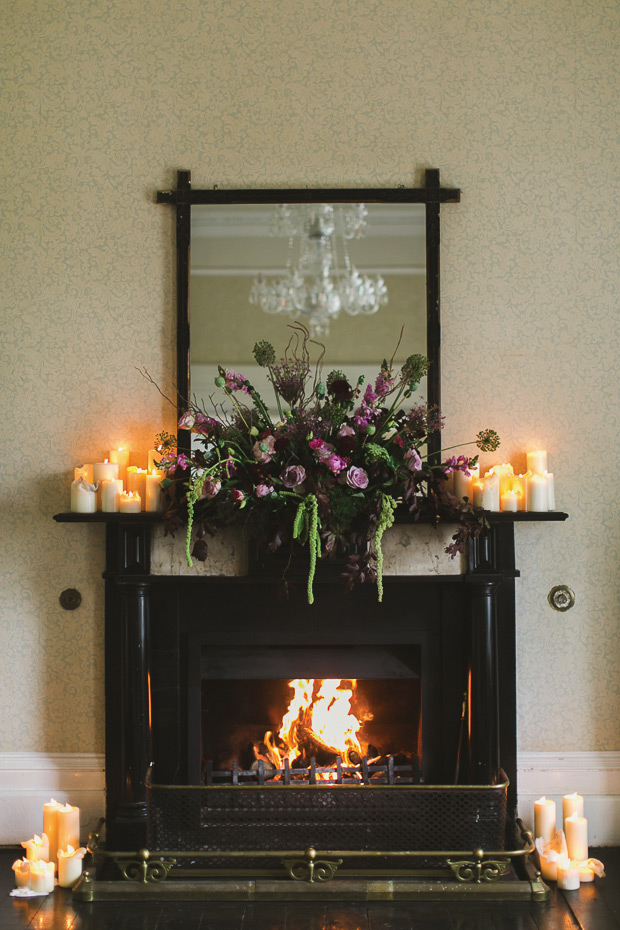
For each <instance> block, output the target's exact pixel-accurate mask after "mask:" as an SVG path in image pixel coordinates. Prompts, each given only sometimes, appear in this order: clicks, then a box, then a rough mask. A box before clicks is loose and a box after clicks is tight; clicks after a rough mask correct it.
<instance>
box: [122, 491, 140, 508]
mask: <svg viewBox="0 0 620 930" xmlns="http://www.w3.org/2000/svg"><path fill="white" fill-rule="evenodd" d="M119 510H120V512H121V513H140V511H141V510H142V501H141V500H140V495H139V494H137V493H134V492H133V491H123V492H122V493H121V497H120V502H119Z"/></svg>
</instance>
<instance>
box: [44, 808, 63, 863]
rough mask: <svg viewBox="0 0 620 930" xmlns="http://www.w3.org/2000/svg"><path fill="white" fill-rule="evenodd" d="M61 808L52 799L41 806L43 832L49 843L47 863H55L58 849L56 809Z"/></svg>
mask: <svg viewBox="0 0 620 930" xmlns="http://www.w3.org/2000/svg"><path fill="white" fill-rule="evenodd" d="M59 807H62V804H59V803H58V801H55V800H54V798H50V800H49V801H46V802H45V804H44V805H43V832H44V833H45V834H46V836H47V839H48V842H49V861H50V862H56V850H57V849H58V808H59Z"/></svg>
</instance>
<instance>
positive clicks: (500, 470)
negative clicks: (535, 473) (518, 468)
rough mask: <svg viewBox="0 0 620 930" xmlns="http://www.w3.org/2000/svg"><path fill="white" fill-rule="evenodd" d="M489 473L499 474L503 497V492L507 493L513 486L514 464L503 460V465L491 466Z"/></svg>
mask: <svg viewBox="0 0 620 930" xmlns="http://www.w3.org/2000/svg"><path fill="white" fill-rule="evenodd" d="M487 474H489V475H499V496H500V498H501V496H502V494H505V493H506V491H507V490H508V489H509V488H510V487H511V486H512V485H511V479H512V477H513V475H514V469H513V467H512V465H511V464H510V463H509V462H502V464H501V465H494V466H493V468H490V469H489V471H488V472H487Z"/></svg>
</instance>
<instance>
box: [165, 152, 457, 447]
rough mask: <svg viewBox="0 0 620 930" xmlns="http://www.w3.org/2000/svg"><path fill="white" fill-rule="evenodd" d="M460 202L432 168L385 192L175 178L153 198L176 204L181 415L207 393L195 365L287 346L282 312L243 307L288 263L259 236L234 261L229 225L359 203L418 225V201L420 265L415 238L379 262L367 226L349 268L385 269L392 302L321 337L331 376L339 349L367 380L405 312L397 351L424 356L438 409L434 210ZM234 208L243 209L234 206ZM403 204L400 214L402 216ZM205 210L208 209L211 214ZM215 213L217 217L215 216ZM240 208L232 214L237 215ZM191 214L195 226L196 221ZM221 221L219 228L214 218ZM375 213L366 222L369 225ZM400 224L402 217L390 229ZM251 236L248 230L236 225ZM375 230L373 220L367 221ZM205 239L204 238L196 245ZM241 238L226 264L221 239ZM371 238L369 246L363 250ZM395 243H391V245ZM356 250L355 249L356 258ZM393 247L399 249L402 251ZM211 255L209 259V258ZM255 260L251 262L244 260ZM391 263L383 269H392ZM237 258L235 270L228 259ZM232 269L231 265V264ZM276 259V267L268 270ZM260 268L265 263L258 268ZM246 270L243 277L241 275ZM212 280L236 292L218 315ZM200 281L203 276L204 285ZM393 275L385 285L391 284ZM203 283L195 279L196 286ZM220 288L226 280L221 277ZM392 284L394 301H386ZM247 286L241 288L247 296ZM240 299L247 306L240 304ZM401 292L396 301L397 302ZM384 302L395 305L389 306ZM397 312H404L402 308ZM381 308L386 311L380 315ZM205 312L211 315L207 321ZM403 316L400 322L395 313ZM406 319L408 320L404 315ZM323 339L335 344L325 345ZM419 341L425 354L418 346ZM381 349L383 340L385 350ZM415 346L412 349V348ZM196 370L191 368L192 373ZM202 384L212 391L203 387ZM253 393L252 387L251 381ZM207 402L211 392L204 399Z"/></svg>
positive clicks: (345, 319)
mask: <svg viewBox="0 0 620 930" xmlns="http://www.w3.org/2000/svg"><path fill="white" fill-rule="evenodd" d="M459 200H460V191H459V190H458V188H444V187H441V186H440V183H439V171H438V170H437V169H436V168H427V169H426V170H425V172H424V186H422V187H413V188H404V187H399V188H383V189H374V188H372V189H355V188H351V189H347V188H342V189H329V190H319V189H314V190H313V189H306V188H303V189H285V190H224V191H220V190H218V189H217V187H214V188H213V189H192V186H191V174H190V172H189V171H178V172H177V187H176V189H174V190H165V191H158V192H157V202H158V203H165V204H170V205H172V206H174V208H175V210H176V249H177V405H178V411H179V415H180V414H181V413H182V412H183V410H184V409H185V408H186V405H187V400H188V398H191V397H193V396H196V397H200V396H201V395H202V393H203V387H204V385H202V384H201V383H200V380H199V379H201V378H202V377H203V376H202V373H200V372H199V369H198V366H203V365H204V366H209V365H211V366H212V365H217V364H218V363H219V364H225V365H231V366H234V365H238V366H239V367H241V366H242V365H243V364H244V357H242V356H240V355H239V350H240V349H244V348H245V347H248V346H249V347H250V350H251V348H252V347H253V345H254V342H255V341H256V340H257V339H270V340H271V341H272V342H273V344H274V347H275V348H276V350H277V351H278V352H281V351H282V349H283V347H284V346H283V342H284V340H283V339H282V337H281V336H280V335H279V334H280V333H281V332H282V331H284V332H286V331H287V330H286V326H285V320H284V319H282V320H280V317H279V315H273V316H271V317H270V315H269V314H267V313H264V312H263V311H262V310H260V309H259V308H258V307H257V306H252V305H251V304H250V303H249V291H250V290H251V287H252V282H253V280H254V278H253V276H254V274H255V272H257V273H258V271H259V270H261V271H262V273H263V275H264V277H265V278H268V277H269V278H271V277H273V276H271V275H269V276H268V275H267V271H275V272H276V276H277V275H278V274H279V273H280V272H281V271H282V270H283V267H282V262H283V261H284V266H286V258H282V257H281V256H280V257H278V260H277V261H276V258H275V257H274V256H273V254H271V253H269V254H267V253H265V254H263V255H262V257H261V256H260V255H259V252H260V251H261V250H262V249H266V248H267V244H268V247H269V248H270V249H271V248H272V247H273V245H274V243H273V242H271V241H270V240H269V239H267V238H266V237H264V236H249V237H248V239H249V240H251V241H252V242H253V246H252V248H253V249H254V254H252V255H251V256H250V254H248V255H243V254H241V255H240V246H241V245H242V243H243V240H244V239H245V238H246V237H245V234H244V235H238V233H239V227H238V228H237V233H236V234H235V235H231V229H232V228H233V227H234V224H235V223H237V221H238V220H240V218H241V217H244V218H245V221H248V222H249V221H250V220H251V218H252V216H253V217H254V221H255V223H256V224H257V225H258V226H259V227H260V226H261V224H262V226H263V227H264V225H265V222H264V215H265V211H266V210H267V212H270V211H271V210H273V209H274V208H275V207H276V206H277V205H278V204H290V205H296V204H314V205H320V204H332V205H333V206H334V207H335V208H336V207H337V206H338V205H351V204H365V205H366V207H367V208H368V210H369V213H370V212H371V211H374V209H375V206H376V207H377V216H376V219H377V224H376V227H377V229H381V228H383V229H384V232H385V225H383V226H382V220H385V218H386V216H387V215H388V213H387V211H388V209H389V208H395V210H394V211H393V215H394V217H400V218H401V219H404V217H405V216H407V222H408V223H410V224H411V225H416V223H418V224H419V219H415V220H414V217H415V216H416V214H415V211H412V212H411V213H410V214H408V208H410V207H412V206H414V205H421V206H422V208H423V210H424V214H425V237H424V248H425V262H424V263H423V265H422V263H421V261H420V253H421V248H422V242H421V237H420V236H418V238H417V240H414V238H410V239H409V240H408V241H407V240H404V242H403V243H401V245H402V247H403V248H404V249H405V250H406V249H407V248H410V254H409V255H408V256H407V260H406V261H405V262H404V264H402V265H401V266H397V263H396V253H394V254H393V255H391V256H390V255H386V254H385V253H382V255H381V259H380V260H379V256H378V253H374V254H373V251H372V250H373V248H375V247H376V248H377V249H378V246H377V245H376V243H375V244H374V245H373V240H370V239H369V236H370V230H368V231H367V232H368V236H367V241H366V242H364V239H363V238H362V240H361V241H360V242H359V243H355V246H356V252H355V257H354V253H353V242H350V243H348V245H349V247H350V258H351V261H352V262H353V263H355V264H359V266H360V267H359V269H358V270H360V271H362V270H363V271H364V273H368V274H369V275H370V274H373V273H374V272H375V271H377V272H378V273H379V272H385V280H386V288H387V291H388V302H387V304H386V305H385V306H383V307H381V308H380V309H379V310H378V312H377V313H376V314H370V315H368V316H367V319H366V320H365V321H364V327H362V326H361V324H360V325H359V326H358V321H359V320H360V316H357V317H350V316H349V315H348V314H347V313H343V312H341V313H340V317H339V318H338V319H337V320H333V321H332V322H330V334H329V336H328V337H327V339H324V340H322V341H324V342H326V344H327V354H326V364H327V366H328V371H329V370H330V368H332V367H335V365H336V363H337V359H336V357H335V355H336V352H337V353H338V354H339V355H341V357H342V358H341V361H342V365H343V366H344V365H345V364H346V365H347V366H348V365H349V363H351V364H352V366H353V368H354V369H355V374H359V373H362V369H360V365H362V366H364V365H365V363H367V362H370V364H371V366H372V376H373V377H374V375H375V374H376V370H377V365H378V364H380V362H381V359H382V358H383V357H384V355H386V354H389V353H390V352H391V351H393V348H394V345H395V343H396V340H397V338H398V333H399V332H400V325H401V323H400V322H398V319H402V315H403V314H404V315H405V316H406V317H407V321H406V323H405V337H404V339H403V343H402V346H401V350H400V351H401V353H402V355H403V356H406V355H408V354H410V353H411V352H425V354H426V355H428V357H429V360H430V370H429V375H428V383H427V385H426V390H425V394H426V399H427V400H428V402H429V403H431V404H437V405H438V406H439V405H440V404H441V359H440V299H439V298H440V289H439V240H440V224H439V215H440V206H441V204H444V203H458V202H459ZM250 205H257V206H258V207H259V209H258V212H257V213H256V214H251V213H250V211H249V210H248V208H249V206H250ZM203 207H205V208H206V209H207V212H206V217H207V220H206V224H205V220H204V218H203V217H202V214H201V213H200V212H199V211H200V210H201V209H202V208H203ZM237 208H240V209H239V210H237ZM399 208H402V210H401V211H399ZM209 209H210V210H211V213H209ZM218 211H219V212H218ZM235 211H237V212H235ZM194 216H196V222H195V223H194V220H193V217H194ZM225 217H227V219H226V220H225V227H228V229H227V233H226V235H220V234H223V233H224V228H223V227H222V221H223V220H224V218H225ZM216 218H217V222H216ZM374 219H375V217H374V216H373V217H372V221H373V222H374ZM395 225H396V226H398V221H396V223H395ZM201 226H202V228H203V232H205V234H204V235H203V236H202V237H201V236H200V235H199V230H200V228H201ZM241 228H242V229H243V230H244V232H247V229H245V227H241ZM370 229H372V223H371V224H370ZM192 232H193V233H194V241H193V249H194V251H195V252H196V255H195V258H194V260H193V264H192V268H190V254H192V250H191V242H190V240H191V238H192ZM201 238H202V239H203V240H204V242H203V241H201ZM385 238H387V239H390V238H392V239H393V240H395V239H396V238H397V237H396V236H394V237H391V236H390V235H386V237H385ZM227 239H228V240H230V239H232V240H237V243H236V248H237V257H236V258H234V257H231V253H230V252H229V253H228V258H226V255H225V250H224V245H223V243H224V240H227ZM369 242H370V245H369ZM393 244H394V241H393ZM357 246H359V249H360V250H361V251H360V252H359V254H358V253H357ZM400 247H401V246H399V250H400ZM205 255H208V259H207V258H206V257H205ZM250 258H251V261H250ZM388 260H389V262H390V263H389V264H388ZM234 262H237V263H238V267H237V266H235V265H234V264H233V263H234ZM227 263H228V266H227ZM272 263H273V264H274V265H275V267H273V268H272V267H271V266H272ZM261 264H262V265H263V267H262V269H261ZM242 266H243V272H242ZM422 267H424V269H425V273H424V274H422V273H421V272H420V269H421V268H422ZM231 268H234V269H235V274H234V275H230V274H228V272H229V271H230V270H231ZM190 270H193V272H194V273H193V274H192V297H193V300H194V301H195V303H196V306H195V307H194V306H192V339H191V341H190ZM222 270H226V271H227V274H226V275H222V274H220V272H221V271H222ZM218 276H219V278H220V279H223V278H226V277H227V278H233V282H231V283H234V287H235V288H236V291H235V293H234V294H233V293H232V292H231V293H229V294H228V296H226V297H225V298H224V302H223V306H224V310H223V311H222V310H220V311H216V309H215V308H216V305H217V301H216V293H215V292H216V290H217V287H218V286H219V284H218V280H217V279H218ZM201 279H202V280H201ZM390 279H391V281H390ZM199 281H200V283H198V282H199ZM422 281H424V284H425V292H426V296H425V301H424V304H423V305H424V306H425V312H426V325H425V327H424V325H423V322H422V320H423V313H421V312H420V313H419V314H418V317H417V318H416V316H415V314H416V313H417V312H418V311H419V310H420V305H421V298H420V293H419V288H420V286H421V285H422ZM219 283H222V281H220V282H219ZM408 284H409V285H411V287H410V288H409V290H410V291H411V293H410V294H409V295H408V300H409V304H408V307H409V309H405V303H404V300H405V298H404V296H403V295H402V293H401V291H402V290H403V289H404V290H406V289H407V285H408ZM390 286H391V288H392V296H391V297H390ZM246 287H247V291H246ZM199 292H202V293H203V295H204V296H205V297H206V301H207V303H206V304H205V308H204V309H201V308H200V303H199V300H198V297H199ZM246 294H247V295H248V297H247V302H246ZM399 295H400V296H399ZM390 302H391V303H392V309H391V310H389V309H388V308H389V307H390ZM399 307H400V310H399V309H398V308H399ZM386 311H387V312H386ZM217 312H219V313H220V314H222V313H223V314H224V317H225V324H224V326H223V327H222V326H221V324H217V323H216V322H215V320H216V314H217ZM391 312H395V313H396V317H395V318H394V320H393V321H392V322H391V323H390V322H388V315H387V314H388V313H391ZM211 313H213V314H214V316H213V318H212V317H211ZM399 314H400V315H401V316H399ZM409 314H411V316H409ZM366 324H367V325H368V329H367V331H366V334H365V335H364V336H363V337H362V341H361V343H360V344H359V345H357V346H356V344H355V341H354V339H353V334H354V333H355V332H356V331H359V332H360V333H361V331H362V329H364V330H366ZM274 325H275V326H276V327H277V333H278V335H277V336H276V335H273V337H272V333H273V332H274V331H273V330H272V328H271V327H272V326H274ZM218 326H219V327H220V329H221V339H222V341H221V342H220V343H219V344H218V341H217V339H216V338H214V332H215V331H216V330H217V327H218ZM194 338H195V340H196V346H195V347H192V346H193V340H194ZM328 340H333V341H332V344H331V346H330V344H329V341H328ZM424 342H425V348H424V345H423V343H424ZM386 343H387V344H386ZM414 343H415V344H414ZM192 366H193V367H194V368H195V372H192ZM192 375H193V376H194V378H195V379H196V382H197V383H196V384H193V383H192ZM207 386H208V385H207ZM257 387H258V384H257ZM206 396H207V397H208V396H209V395H208V393H207V395H206ZM188 435H189V434H188V431H186V430H180V431H179V436H178V445H179V449H184V448H186V444H187V442H188V441H189V439H188ZM431 438H432V441H433V443H434V446H433V448H432V449H431V450H430V451H438V450H439V436H438V434H435V435H434V436H433V437H431Z"/></svg>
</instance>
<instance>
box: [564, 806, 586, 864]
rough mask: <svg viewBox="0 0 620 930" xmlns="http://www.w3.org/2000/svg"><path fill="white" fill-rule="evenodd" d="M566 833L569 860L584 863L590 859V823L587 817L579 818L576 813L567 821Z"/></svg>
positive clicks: (565, 824)
mask: <svg viewBox="0 0 620 930" xmlns="http://www.w3.org/2000/svg"><path fill="white" fill-rule="evenodd" d="M564 832H565V833H566V846H567V847H568V856H569V859H575V860H576V861H577V862H583V860H584V859H587V858H588V821H587V820H586V818H585V817H579V815H578V814H577V811H575V813H574V814H571V816H570V817H567V818H566V819H565V821H564Z"/></svg>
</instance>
